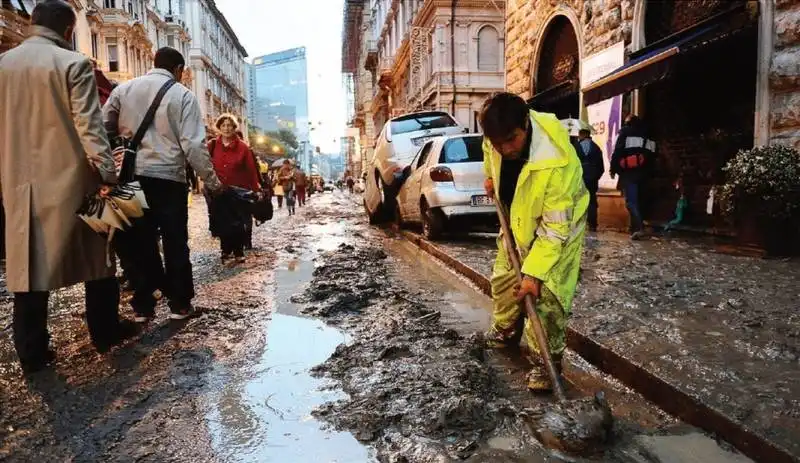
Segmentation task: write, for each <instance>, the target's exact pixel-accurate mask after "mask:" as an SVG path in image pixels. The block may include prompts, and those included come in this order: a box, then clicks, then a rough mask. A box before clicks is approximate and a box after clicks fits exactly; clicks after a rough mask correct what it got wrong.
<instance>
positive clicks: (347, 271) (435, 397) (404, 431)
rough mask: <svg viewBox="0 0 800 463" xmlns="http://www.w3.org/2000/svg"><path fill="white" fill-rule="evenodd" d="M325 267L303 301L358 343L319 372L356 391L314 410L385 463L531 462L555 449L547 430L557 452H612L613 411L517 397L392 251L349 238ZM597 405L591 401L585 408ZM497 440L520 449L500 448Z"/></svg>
mask: <svg viewBox="0 0 800 463" xmlns="http://www.w3.org/2000/svg"><path fill="white" fill-rule="evenodd" d="M318 265H319V266H318V267H317V269H316V270H315V271H314V279H313V280H312V283H311V284H310V286H309V287H308V289H307V290H306V291H305V292H304V293H303V294H302V295H299V296H298V297H296V298H294V300H295V301H297V302H302V303H305V304H306V307H305V308H304V309H303V311H304V312H305V313H309V314H314V315H316V316H319V317H323V318H325V319H326V321H328V322H329V323H332V324H334V325H338V326H341V327H342V328H344V329H346V330H347V331H349V332H352V333H353V334H352V336H353V339H352V341H351V342H350V343H347V344H342V345H340V346H339V347H337V348H336V351H335V352H334V353H333V355H332V356H331V358H330V359H328V360H327V361H326V362H325V363H324V364H322V365H320V366H319V367H317V368H315V369H314V372H315V373H317V374H318V375H321V376H325V377H330V378H333V379H335V380H337V381H338V382H339V383H340V384H341V387H342V389H343V390H344V392H345V393H347V394H348V396H349V397H348V398H346V399H342V400H338V401H335V402H332V403H329V404H326V405H324V406H322V407H320V408H318V409H317V410H316V411H315V416H317V417H321V418H324V419H326V420H328V421H330V422H331V423H332V424H333V425H334V426H335V427H336V428H337V429H344V430H348V431H350V432H352V433H353V434H354V435H355V436H356V438H357V439H359V440H361V441H363V442H367V443H371V444H372V445H374V446H375V447H376V449H377V457H378V459H379V460H380V461H409V462H439V461H451V460H454V461H455V460H464V459H467V460H468V461H498V462H502V461H522V460H520V459H524V458H530V457H531V456H532V455H545V454H546V453H545V452H543V451H542V450H541V448H539V444H538V443H537V441H536V434H541V433H540V431H541V430H543V429H547V430H548V431H547V434H546V438H547V439H548V440H549V442H548V444H550V445H551V446H552V447H555V448H561V449H563V450H565V451H569V452H575V451H579V452H581V453H582V454H591V453H596V452H598V451H602V450H603V449H604V444H605V441H606V440H607V438H608V437H609V435H608V434H607V430H606V429H605V428H603V429H598V427H597V422H599V421H600V420H602V419H603V418H610V417H602V416H598V417H597V418H598V419H597V420H592V419H591V418H589V419H588V421H587V420H586V418H585V417H586V416H590V415H589V414H583V415H581V416H582V418H578V417H575V416H570V415H568V414H564V413H559V412H560V410H558V409H557V408H552V407H544V406H543V407H542V408H540V409H526V410H523V408H522V406H521V405H520V404H515V403H512V401H510V400H509V398H508V396H509V391H508V388H507V386H506V384H504V382H503V380H502V379H501V377H500V375H498V373H497V372H496V371H495V370H494V369H493V367H492V366H491V364H490V363H489V362H488V361H487V352H486V351H485V349H484V341H483V339H482V337H481V336H480V335H479V334H471V335H467V336H464V335H462V334H460V333H458V332H457V331H455V330H454V329H452V328H448V327H445V326H443V325H442V324H441V323H440V318H441V316H442V314H441V312H439V311H437V310H436V309H435V308H432V307H429V306H428V305H427V304H425V303H423V302H420V301H421V300H424V299H425V292H424V291H420V292H417V291H415V290H413V289H411V288H409V287H408V285H406V284H403V282H398V281H396V280H392V281H391V282H390V278H389V277H388V276H387V269H388V268H389V267H391V264H390V263H389V262H387V255H386V253H385V252H384V251H383V250H381V249H378V248H375V247H371V246H368V245H363V246H360V247H356V246H353V245H349V244H345V245H342V246H340V247H339V249H337V250H336V251H334V252H329V253H326V254H325V255H323V257H322V258H321V259H320V262H319V264H318ZM593 404H594V401H593V400H585V399H582V401H579V403H578V404H577V405H578V406H579V407H580V408H586V407H588V408H590V409H591V408H593ZM570 405H572V407H575V405H576V404H575V403H574V402H570ZM555 416H558V417H559V418H560V420H559V419H554V417H555ZM493 438H494V440H493ZM498 439H499V440H498ZM504 439H505V440H504ZM498 442H514V443H515V446H512V447H516V448H508V449H503V448H493V447H492V443H494V444H495V445H498V444H497V443H498ZM501 447H502V445H501ZM487 458H489V459H490V460H487Z"/></svg>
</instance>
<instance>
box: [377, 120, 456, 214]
mask: <svg viewBox="0 0 800 463" xmlns="http://www.w3.org/2000/svg"><path fill="white" fill-rule="evenodd" d="M465 132H467V129H466V128H464V127H462V126H460V125H459V124H458V122H456V120H455V118H454V117H453V116H451V115H450V114H448V113H446V112H443V111H423V112H416V113H410V114H405V115H403V116H399V117H395V118H393V119H391V120H389V121H388V122H386V124H385V125H384V126H383V130H382V131H381V133H380V135H378V139H377V141H376V144H375V152H374V154H373V156H372V159H371V160H370V164H369V168H368V169H367V179H366V185H365V189H364V208H365V209H366V211H367V214H368V215H369V219H370V223H377V222H380V221H381V220H384V219H388V218H390V217H391V215H392V213H393V212H394V210H395V207H394V203H395V201H394V200H395V197H396V195H397V188H398V187H399V186H400V183H399V180H400V178H401V177H402V173H403V169H404V168H405V167H406V166H408V165H409V163H411V160H412V159H413V158H414V155H415V154H416V153H417V151H419V148H420V147H421V146H422V145H423V144H424V143H425V142H426V141H428V140H430V139H432V138H434V137H438V136H442V135H454V134H459V133H465Z"/></svg>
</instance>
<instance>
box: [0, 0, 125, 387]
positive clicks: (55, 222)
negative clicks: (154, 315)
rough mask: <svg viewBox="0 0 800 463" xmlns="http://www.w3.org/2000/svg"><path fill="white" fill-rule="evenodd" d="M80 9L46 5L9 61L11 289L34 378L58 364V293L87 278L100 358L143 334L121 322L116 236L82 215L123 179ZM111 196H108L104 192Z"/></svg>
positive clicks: (1, 110) (4, 147) (6, 185)
mask: <svg viewBox="0 0 800 463" xmlns="http://www.w3.org/2000/svg"><path fill="white" fill-rule="evenodd" d="M75 21H76V15H75V12H74V11H73V9H72V7H71V6H70V5H69V4H68V3H66V2H64V1H61V0H45V1H44V2H41V3H39V4H37V5H36V7H35V8H34V10H33V15H32V27H31V29H30V36H29V38H28V39H26V40H25V41H24V42H23V43H22V44H21V45H19V46H18V47H16V48H13V49H11V50H10V51H8V52H6V53H5V54H3V55H2V56H0V63H2V72H0V95H1V97H0V98H1V99H2V102H3V103H2V105H0V185H2V202H3V206H4V208H5V213H6V221H7V223H8V224H9V227H7V228H6V230H5V235H6V242H7V243H9V246H8V249H7V253H6V266H5V268H6V272H7V273H6V286H7V288H8V290H9V291H10V292H12V293H13V294H14V312H13V322H12V323H13V334H14V347H15V348H16V351H17V355H18V356H19V361H20V364H21V365H22V368H23V370H24V371H26V372H33V371H36V370H39V369H41V368H44V367H45V366H46V365H47V364H48V363H50V362H51V361H52V360H53V359H54V358H55V354H54V353H53V351H51V350H49V340H50V335H49V333H48V330H47V306H48V296H49V292H50V291H51V290H54V289H58V288H64V287H67V286H71V285H74V284H76V283H80V282H84V285H85V294H86V322H87V325H88V328H89V336H90V338H91V340H92V344H93V345H94V347H95V349H97V351H98V352H106V351H107V350H109V349H110V348H111V347H112V346H113V345H115V344H118V343H120V342H121V341H122V340H124V339H125V338H128V337H130V336H133V335H134V334H135V325H134V324H133V323H131V322H128V321H125V320H121V319H120V318H119V315H118V309H119V283H118V282H117V279H116V278H115V276H114V275H115V273H116V269H115V268H114V266H113V265H112V266H108V265H106V239H105V238H104V237H103V236H100V235H98V234H97V233H95V232H94V231H93V230H92V229H91V228H90V227H88V226H86V224H84V223H83V222H82V221H81V219H80V218H78V216H77V215H76V214H75V211H76V210H78V208H79V207H80V206H81V203H82V202H83V199H84V197H85V196H86V195H90V194H95V193H96V192H97V191H98V189H99V188H101V185H113V184H115V183H116V182H117V175H116V169H115V167H114V159H113V157H112V155H111V148H110V146H109V142H108V138H107V136H106V132H105V130H103V118H102V113H101V110H100V101H99V98H98V92H97V87H96V81H95V77H94V70H93V69H92V63H91V62H90V61H89V59H88V58H86V57H85V56H83V55H81V54H80V53H76V52H74V51H72V47H71V45H70V43H69V40H70V39H71V38H72V31H73V30H74V28H75ZM102 191H105V189H103V190H102Z"/></svg>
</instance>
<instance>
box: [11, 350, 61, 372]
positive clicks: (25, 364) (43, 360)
mask: <svg viewBox="0 0 800 463" xmlns="http://www.w3.org/2000/svg"><path fill="white" fill-rule="evenodd" d="M55 359H56V353H55V352H53V351H52V350H50V349H47V351H45V353H44V355H43V356H42V357H39V358H36V359H31V360H25V361H22V360H20V362H19V364H20V366H21V367H22V372H23V373H25V374H26V375H30V374H32V373H36V372H37V371H41V370H44V369H45V368H47V366H48V365H50V364H51V363H53V362H54V361H55Z"/></svg>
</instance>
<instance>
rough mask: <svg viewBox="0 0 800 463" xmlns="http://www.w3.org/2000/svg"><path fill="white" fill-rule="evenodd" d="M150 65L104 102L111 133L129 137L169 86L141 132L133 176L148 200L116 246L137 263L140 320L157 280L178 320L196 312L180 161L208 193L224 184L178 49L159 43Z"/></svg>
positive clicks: (148, 313) (151, 305) (151, 307)
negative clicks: (185, 83) (183, 80)
mask: <svg viewBox="0 0 800 463" xmlns="http://www.w3.org/2000/svg"><path fill="white" fill-rule="evenodd" d="M154 65H155V68H154V69H152V70H151V71H149V72H148V73H147V74H145V75H144V76H142V77H139V78H136V79H133V80H131V81H128V82H126V83H124V84H122V85H120V86H119V87H117V88H116V89H114V91H113V92H111V96H110V97H109V100H108V103H107V104H106V106H105V107H104V119H105V125H106V130H107V131H108V133H109V135H110V136H112V137H117V136H121V137H125V138H131V137H132V136H133V134H134V133H135V132H137V131H138V129H139V128H140V125H141V124H142V120H143V119H144V117H145V113H147V112H148V110H149V109H150V107H152V106H155V105H154V103H156V101H155V100H156V95H157V94H158V93H159V92H162V91H163V90H162V89H168V90H167V91H166V93H164V94H163V100H162V101H161V103H160V105H158V106H157V108H156V111H155V118H154V119H153V122H152V124H151V126H150V127H149V128H147V130H146V131H145V132H144V137H143V138H142V141H141V143H140V145H139V147H138V152H137V156H136V167H135V174H136V180H137V181H139V183H140V184H141V186H142V189H143V190H144V193H145V196H146V198H147V203H148V205H149V206H150V208H149V209H147V210H146V211H145V215H144V217H142V218H141V219H139V220H138V221H137V222H136V223H135V224H134V226H133V227H132V228H131V229H130V230H129V231H126V232H125V233H122V234H121V235H120V236H119V240H118V245H119V248H120V249H121V250H122V252H126V253H128V254H129V255H130V256H131V259H133V260H134V261H135V263H136V264H135V267H136V277H135V278H132V280H133V287H134V297H133V300H132V301H131V305H132V306H133V310H134V312H135V313H136V321H137V322H140V323H146V322H147V321H149V320H150V319H152V318H153V317H154V316H155V305H156V297H155V295H154V293H156V290H157V289H159V288H163V290H164V295H165V296H166V297H167V298H168V300H169V308H170V312H171V314H170V318H172V319H174V320H182V319H185V318H187V317H189V316H191V315H192V314H193V313H194V309H193V308H192V304H191V302H192V299H193V298H194V280H193V277H192V264H191V261H190V260H189V230H188V202H187V200H186V192H187V184H186V163H187V162H188V163H189V164H191V166H192V168H193V169H194V171H195V172H196V173H197V174H198V175H199V176H200V178H201V179H202V181H203V183H204V184H205V186H206V188H208V189H209V190H210V191H211V192H212V194H218V193H219V192H221V191H222V189H223V186H222V184H221V183H220V181H219V178H217V175H216V173H214V168H213V166H212V164H211V159H210V158H209V154H208V150H207V149H206V145H205V138H204V137H205V127H204V125H203V120H202V117H201V113H200V105H199V104H198V102H197V99H196V98H195V96H194V94H193V93H192V92H191V91H190V90H189V89H187V88H186V87H184V86H183V85H180V84H177V83H176V81H177V80H179V79H180V78H181V76H182V74H183V70H184V66H185V65H186V61H185V60H184V57H183V55H181V53H180V52H179V51H177V50H175V49H173V48H169V47H165V48H161V49H159V50H158V51H157V52H156V55H155V58H154ZM172 84H174V85H172ZM170 85H172V86H171V87H170ZM159 236H160V237H161V240H162V246H163V252H164V260H163V264H162V259H161V254H159V246H158V239H159ZM156 294H157V293H156Z"/></svg>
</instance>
